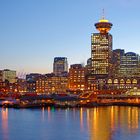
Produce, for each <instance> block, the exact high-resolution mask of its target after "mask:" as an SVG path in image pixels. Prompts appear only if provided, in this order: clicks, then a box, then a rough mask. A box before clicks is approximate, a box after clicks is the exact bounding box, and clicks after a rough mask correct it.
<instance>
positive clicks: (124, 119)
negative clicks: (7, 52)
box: [0, 106, 140, 140]
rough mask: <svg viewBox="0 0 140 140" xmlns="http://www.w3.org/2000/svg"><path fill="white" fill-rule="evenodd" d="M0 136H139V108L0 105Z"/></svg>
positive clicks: (29, 139) (18, 139)
mask: <svg viewBox="0 0 140 140" xmlns="http://www.w3.org/2000/svg"><path fill="white" fill-rule="evenodd" d="M0 140H140V108H137V107H115V106H114V107H98V108H90V109H87V108H79V109H54V108H50V107H48V108H42V109H8V108H0Z"/></svg>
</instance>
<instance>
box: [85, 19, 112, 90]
mask: <svg viewBox="0 0 140 140" xmlns="http://www.w3.org/2000/svg"><path fill="white" fill-rule="evenodd" d="M95 27H96V29H97V30H98V31H99V33H93V34H92V35H91V68H88V69H89V70H88V71H87V73H86V90H88V91H93V90H96V89H103V88H104V85H105V78H107V77H108V76H109V74H110V71H111V67H112V35H111V34H110V33H109V30H110V29H111V27H112V23H110V22H109V21H108V20H106V19H105V18H104V17H103V18H102V19H101V20H99V22H98V23H95Z"/></svg>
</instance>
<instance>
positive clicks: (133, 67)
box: [119, 52, 140, 77]
mask: <svg viewBox="0 0 140 140" xmlns="http://www.w3.org/2000/svg"><path fill="white" fill-rule="evenodd" d="M139 64H140V57H139V55H138V54H136V53H134V52H128V53H125V54H124V55H123V56H122V57H121V61H120V69H119V76H121V77H140V65H139Z"/></svg>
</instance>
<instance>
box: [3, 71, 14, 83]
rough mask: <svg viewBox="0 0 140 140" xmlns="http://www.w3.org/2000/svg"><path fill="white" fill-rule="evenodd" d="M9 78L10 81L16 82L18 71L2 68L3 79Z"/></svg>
mask: <svg viewBox="0 0 140 140" xmlns="http://www.w3.org/2000/svg"><path fill="white" fill-rule="evenodd" d="M5 80H7V81H8V82H9V83H15V82H16V71H13V70H8V69H5V70H2V81H3V82H4V81H5Z"/></svg>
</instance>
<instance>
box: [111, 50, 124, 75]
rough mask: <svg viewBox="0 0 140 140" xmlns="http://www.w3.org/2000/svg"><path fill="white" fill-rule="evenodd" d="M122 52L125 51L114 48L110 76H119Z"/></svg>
mask: <svg viewBox="0 0 140 140" xmlns="http://www.w3.org/2000/svg"><path fill="white" fill-rule="evenodd" d="M124 53H125V52H124V50H123V49H115V50H113V55H112V67H111V73H110V76H112V77H118V76H119V69H120V64H121V58H122V56H124Z"/></svg>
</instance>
